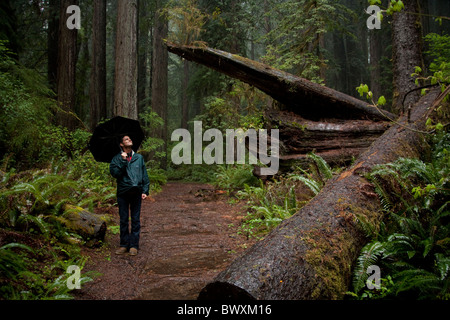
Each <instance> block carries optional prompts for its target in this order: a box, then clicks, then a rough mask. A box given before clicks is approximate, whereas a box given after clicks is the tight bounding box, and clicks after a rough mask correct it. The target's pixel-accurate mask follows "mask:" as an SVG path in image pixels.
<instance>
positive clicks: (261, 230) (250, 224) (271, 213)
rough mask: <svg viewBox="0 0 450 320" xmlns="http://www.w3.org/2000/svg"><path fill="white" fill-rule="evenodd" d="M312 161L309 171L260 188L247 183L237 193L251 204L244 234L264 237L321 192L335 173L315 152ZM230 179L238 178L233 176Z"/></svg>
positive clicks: (244, 225) (286, 176)
mask: <svg viewBox="0 0 450 320" xmlns="http://www.w3.org/2000/svg"><path fill="white" fill-rule="evenodd" d="M308 158H309V159H310V166H309V168H307V169H306V170H305V169H302V168H300V167H298V168H296V169H295V170H294V171H292V172H290V173H288V174H285V175H281V176H279V177H276V178H274V179H271V180H268V181H266V183H263V182H262V181H259V185H249V184H246V183H244V185H243V187H242V188H241V189H240V190H239V191H237V192H236V196H237V198H238V199H240V200H243V201H246V203H247V205H246V208H247V215H246V217H245V218H244V221H243V224H242V226H241V227H240V233H242V234H244V235H246V236H247V237H256V238H262V237H264V236H265V235H266V234H267V233H268V232H270V231H271V230H273V229H274V228H275V227H276V226H278V225H279V224H280V223H281V222H282V221H283V220H285V219H287V218H289V217H291V216H292V215H294V214H295V213H297V212H298V211H299V210H300V209H301V208H302V207H303V206H304V205H305V204H306V203H308V201H309V200H310V199H311V198H312V197H314V196H315V195H316V194H318V193H319V192H320V190H321V189H322V187H323V186H324V185H325V183H326V181H328V180H329V179H331V178H332V176H333V170H332V169H331V168H330V166H329V165H328V164H327V163H326V162H325V161H324V160H323V159H322V158H321V157H319V156H317V155H315V154H313V153H311V154H309V155H308ZM337 170H340V169H339V168H338V169H337ZM228 176H230V177H231V178H233V177H234V175H231V174H230V175H228ZM221 178H222V179H224V177H221ZM224 180H225V181H228V180H227V179H224Z"/></svg>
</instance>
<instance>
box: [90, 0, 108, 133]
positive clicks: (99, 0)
mask: <svg viewBox="0 0 450 320" xmlns="http://www.w3.org/2000/svg"><path fill="white" fill-rule="evenodd" d="M90 99H91V109H90V111H91V112H90V114H91V129H92V130H93V129H94V128H95V127H96V126H97V124H98V122H99V121H100V120H101V119H105V118H106V117H107V115H106V2H105V1H103V0H94V16H93V21H92V70H91V83H90Z"/></svg>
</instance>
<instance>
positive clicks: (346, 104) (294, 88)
mask: <svg viewBox="0 0 450 320" xmlns="http://www.w3.org/2000/svg"><path fill="white" fill-rule="evenodd" d="M166 46H167V49H168V50H169V51H170V52H172V53H175V54H177V55H179V56H180V57H182V58H184V59H186V60H189V61H193V62H197V63H200V64H203V65H205V66H207V67H209V68H211V69H214V70H216V71H219V72H221V73H223V74H226V75H228V76H230V77H233V78H236V79H239V80H241V81H243V82H246V83H248V84H250V85H253V86H255V87H256V88H258V89H260V90H261V91H263V92H265V93H266V94H268V95H269V96H271V97H272V98H274V99H275V100H277V101H279V102H281V103H282V104H283V105H284V106H285V108H286V110H287V111H292V112H294V113H296V114H298V115H300V116H302V117H304V118H305V119H310V120H320V119H324V118H335V119H346V120H353V119H362V120H364V119H371V120H375V121H380V120H381V121H385V120H386V118H385V116H383V115H382V114H381V113H380V112H379V111H378V110H377V109H375V108H372V107H369V106H368V105H367V103H366V102H364V101H361V100H358V99H356V98H354V97H351V96H349V95H346V94H344V93H341V92H339V91H336V90H334V89H330V88H327V87H325V86H322V85H319V84H317V83H314V82H311V81H309V80H306V79H303V78H300V77H297V76H294V75H292V74H290V73H287V72H284V71H281V70H277V69H273V68H271V67H270V66H268V65H266V64H263V63H260V62H257V61H253V60H251V59H247V58H244V57H241V56H238V55H235V54H232V53H229V52H225V51H221V50H217V49H212V48H208V47H204V48H203V47H194V46H185V45H177V44H174V43H171V42H166ZM383 114H385V115H388V116H389V117H390V118H391V119H393V117H394V116H393V115H392V114H391V113H389V112H387V111H383Z"/></svg>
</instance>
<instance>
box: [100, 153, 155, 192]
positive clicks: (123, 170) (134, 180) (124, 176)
mask: <svg viewBox="0 0 450 320" xmlns="http://www.w3.org/2000/svg"><path fill="white" fill-rule="evenodd" d="M109 172H110V173H111V175H112V176H113V177H114V178H116V179H117V195H118V196H120V195H123V194H124V193H126V192H127V191H129V190H130V189H132V188H139V190H140V191H141V193H143V194H146V195H148V194H149V187H150V180H149V179H148V174H147V169H146V168H145V162H144V157H142V155H140V154H137V153H133V156H132V158H131V161H127V160H123V159H122V156H121V154H120V153H119V154H117V155H116V156H115V157H114V158H113V159H112V161H111V164H110V165H109Z"/></svg>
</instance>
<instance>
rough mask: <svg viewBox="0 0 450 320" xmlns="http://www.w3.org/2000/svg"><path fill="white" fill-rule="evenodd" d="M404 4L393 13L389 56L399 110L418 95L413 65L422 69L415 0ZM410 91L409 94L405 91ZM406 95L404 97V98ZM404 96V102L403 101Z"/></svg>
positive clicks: (418, 21)
mask: <svg viewBox="0 0 450 320" xmlns="http://www.w3.org/2000/svg"><path fill="white" fill-rule="evenodd" d="M403 3H404V5H405V8H404V9H403V10H402V11H400V12H396V13H394V15H393V23H392V59H393V64H394V101H393V110H394V112H397V113H400V112H402V111H404V110H403V108H409V107H410V106H411V105H413V104H414V103H415V102H417V101H418V99H419V98H420V91H415V92H412V93H409V92H410V91H411V90H412V89H414V88H416V85H415V83H414V78H412V77H411V74H412V73H413V72H414V68H415V67H416V66H418V67H421V68H422V69H423V60H422V28H421V21H420V15H419V14H418V13H419V5H418V0H404V1H403ZM408 93H409V94H408ZM406 94H408V95H407V96H406V99H405V95H406ZM404 99H405V100H404ZM403 100H404V103H403Z"/></svg>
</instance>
